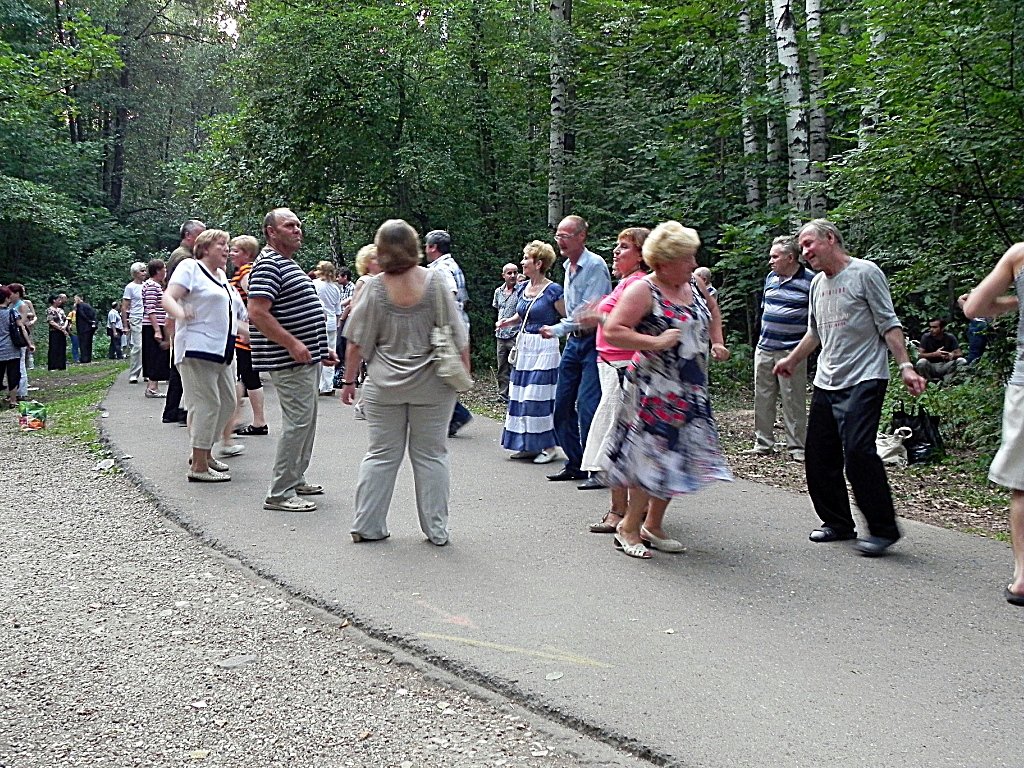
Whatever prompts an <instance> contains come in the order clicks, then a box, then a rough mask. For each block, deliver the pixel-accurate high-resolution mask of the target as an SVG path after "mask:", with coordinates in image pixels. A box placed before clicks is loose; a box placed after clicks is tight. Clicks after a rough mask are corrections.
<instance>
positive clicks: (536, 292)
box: [523, 277, 551, 299]
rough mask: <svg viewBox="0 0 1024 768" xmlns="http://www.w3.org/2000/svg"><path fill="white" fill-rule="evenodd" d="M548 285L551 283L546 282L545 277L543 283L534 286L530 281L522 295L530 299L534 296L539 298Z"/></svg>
mask: <svg viewBox="0 0 1024 768" xmlns="http://www.w3.org/2000/svg"><path fill="white" fill-rule="evenodd" d="M550 284H551V281H550V280H548V279H547V278H546V277H545V278H544V280H543V282H541V283H539V284H538V285H534V283H533V281H532V280H531V281H530V286H529V288H525V289H524V290H523V294H524V295H526V296H529V297H530V298H531V299H532V298H533V297H534V296H539V295H540V294H541V293H543V291H544V289H545V288H547V287H548V285H550ZM531 288H532V289H533V290H532V291H531V290H530V289H531Z"/></svg>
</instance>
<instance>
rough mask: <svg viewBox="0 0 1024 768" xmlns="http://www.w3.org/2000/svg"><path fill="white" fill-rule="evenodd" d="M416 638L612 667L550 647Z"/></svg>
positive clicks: (428, 635)
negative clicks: (544, 649) (542, 648)
mask: <svg viewBox="0 0 1024 768" xmlns="http://www.w3.org/2000/svg"><path fill="white" fill-rule="evenodd" d="M416 636H417V637H422V638H423V639H425V640H444V641H446V642H449V643H460V644H462V645H471V646H473V647H474V648H486V649H488V650H491V651H501V652H502V653H514V654H518V655H521V656H533V657H535V658H538V659H547V660H549V661H563V662H567V663H569V664H577V665H579V666H581V667H597V668H599V669H611V668H612V667H613V665H612V664H606V663H605V662H603V661H597V660H596V659H588V658H587V657H586V656H576V655H575V654H571V653H565V652H563V651H559V650H558V649H557V648H551V646H545V648H550V650H549V651H536V650H532V649H530V648H520V647H518V646H515V645H501V644H500V643H491V642H488V641H487V640H472V639H470V638H468V637H455V636H453V635H439V634H436V633H434V632H417V633H416Z"/></svg>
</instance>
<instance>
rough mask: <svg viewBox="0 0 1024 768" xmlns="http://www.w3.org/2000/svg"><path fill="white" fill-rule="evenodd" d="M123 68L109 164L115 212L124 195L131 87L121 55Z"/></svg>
mask: <svg viewBox="0 0 1024 768" xmlns="http://www.w3.org/2000/svg"><path fill="white" fill-rule="evenodd" d="M122 57H123V60H124V68H123V69H122V70H121V75H120V77H119V79H118V88H119V92H118V105H117V107H116V108H115V110H114V135H113V140H114V149H113V158H112V159H111V164H110V197H109V206H110V210H112V211H116V210H118V209H119V208H120V207H121V199H122V196H123V195H124V149H125V146H124V145H125V139H126V138H127V137H128V106H127V101H128V98H129V93H128V88H129V86H130V85H131V79H130V77H129V74H128V72H129V68H128V57H127V56H125V55H124V54H122Z"/></svg>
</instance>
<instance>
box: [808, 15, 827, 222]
mask: <svg viewBox="0 0 1024 768" xmlns="http://www.w3.org/2000/svg"><path fill="white" fill-rule="evenodd" d="M804 18H805V19H806V21H805V25H806V29H807V95H808V97H809V103H808V108H807V115H808V120H807V125H808V129H807V134H808V141H809V143H810V147H809V150H810V160H811V165H810V168H809V171H808V173H809V176H810V180H811V181H813V182H818V183H820V182H824V181H825V161H826V160H828V119H827V117H826V115H825V72H824V69H823V67H822V65H821V58H820V56H819V55H818V52H819V51H820V50H821V0H804ZM827 204H828V203H827V201H826V199H825V195H824V193H823V192H822V191H820V190H819V188H818V187H814V188H813V190H812V192H811V193H810V195H809V199H808V208H809V211H810V213H811V214H812V215H814V216H824V215H825V208H826V206H827Z"/></svg>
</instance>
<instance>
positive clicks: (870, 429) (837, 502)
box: [804, 379, 900, 539]
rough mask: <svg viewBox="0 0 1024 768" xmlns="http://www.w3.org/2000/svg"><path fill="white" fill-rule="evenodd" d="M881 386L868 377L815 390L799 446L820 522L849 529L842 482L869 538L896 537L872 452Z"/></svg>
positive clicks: (878, 462)
mask: <svg viewBox="0 0 1024 768" xmlns="http://www.w3.org/2000/svg"><path fill="white" fill-rule="evenodd" d="M887 385H888V382H887V381H886V380H884V379H872V380H870V381H862V382H860V383H859V384H857V385H855V386H853V387H850V388H849V389H838V390H828V389H819V388H818V387H815V388H814V394H813V395H812V396H811V408H810V412H809V413H808V416H807V443H806V445H805V448H804V451H805V455H806V458H805V468H806V472H807V491H808V493H809V494H810V496H811V502H812V503H813V504H814V511H815V512H816V513H817V514H818V517H820V518H821V522H822V523H823V524H824V525H827V526H829V527H831V528H834V529H835V530H837V531H841V532H852V531H853V530H854V528H855V525H854V522H853V516H852V514H851V513H850V496H849V494H847V492H846V480H847V479H848V480H849V481H850V486H851V487H852V488H853V496H854V498H855V499H856V500H857V507H858V508H859V509H860V511H861V512H862V513H863V515H864V517H865V518H866V519H867V522H868V530H869V531H870V533H871V535H872V536H881V537H883V538H886V539H896V538H899V535H900V532H899V528H897V526H896V513H895V511H894V510H893V505H892V492H891V491H890V490H889V479H888V477H887V476H886V474H885V466H884V465H883V464H882V460H881V459H880V458H879V457H878V452H877V451H876V450H875V437H876V435H877V433H878V422H879V419H881V417H882V402H883V401H884V400H885V389H886V386H887ZM844 469H845V470H846V478H845V479H844V477H843V470H844Z"/></svg>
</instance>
